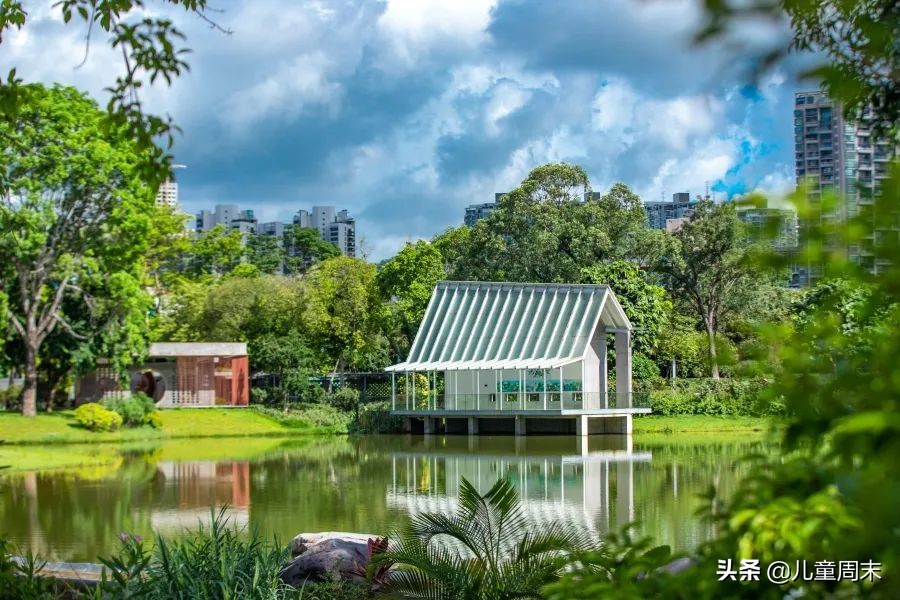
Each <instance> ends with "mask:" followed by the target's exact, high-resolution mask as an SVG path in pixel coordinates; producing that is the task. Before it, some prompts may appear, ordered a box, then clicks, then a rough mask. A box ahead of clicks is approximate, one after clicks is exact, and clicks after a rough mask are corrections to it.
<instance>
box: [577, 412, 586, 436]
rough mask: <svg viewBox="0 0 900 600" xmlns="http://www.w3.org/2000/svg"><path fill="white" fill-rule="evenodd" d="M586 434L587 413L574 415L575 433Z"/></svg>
mask: <svg viewBox="0 0 900 600" xmlns="http://www.w3.org/2000/svg"><path fill="white" fill-rule="evenodd" d="M587 434H588V418H587V415H579V416H577V417H575V435H587Z"/></svg>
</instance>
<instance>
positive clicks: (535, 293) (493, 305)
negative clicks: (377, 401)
mask: <svg viewBox="0 0 900 600" xmlns="http://www.w3.org/2000/svg"><path fill="white" fill-rule="evenodd" d="M598 326H603V327H606V328H614V329H629V330H630V329H631V323H630V322H629V321H628V317H627V316H625V312H624V311H623V310H622V307H621V306H620V305H619V302H618V301H617V300H616V297H615V294H613V292H612V290H610V289H609V288H608V287H607V286H605V285H572V284H547V283H539V284H538V283H490V282H469V281H439V282H438V283H437V285H436V286H435V288H434V292H433V293H432V295H431V300H429V302H428V308H426V310H425V317H424V318H423V319H422V324H421V325H420V326H419V331H418V332H417V333H416V339H415V341H414V342H413V345H412V348H411V349H410V351H409V357H408V358H407V359H406V361H405V362H402V363H399V364H396V365H392V366H390V367H388V368H387V370H388V371H437V370H440V371H454V370H471V369H552V368H556V367H560V366H562V365H565V364H568V363H572V362H575V361H578V360H581V359H582V358H583V356H584V354H585V350H586V349H587V346H588V344H589V343H590V340H591V337H592V336H593V334H594V331H595V330H596V328H597V327H598Z"/></svg>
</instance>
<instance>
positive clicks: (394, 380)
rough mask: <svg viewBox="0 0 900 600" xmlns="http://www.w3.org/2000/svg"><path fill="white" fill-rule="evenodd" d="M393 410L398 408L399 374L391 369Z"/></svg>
mask: <svg viewBox="0 0 900 600" xmlns="http://www.w3.org/2000/svg"><path fill="white" fill-rule="evenodd" d="M391 410H397V374H396V373H395V372H393V371H391Z"/></svg>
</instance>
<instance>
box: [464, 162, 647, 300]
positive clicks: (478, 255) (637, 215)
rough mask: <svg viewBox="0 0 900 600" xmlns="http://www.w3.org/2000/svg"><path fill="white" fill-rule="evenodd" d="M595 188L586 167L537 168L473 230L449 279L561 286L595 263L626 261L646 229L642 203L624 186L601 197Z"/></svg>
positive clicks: (545, 166)
mask: <svg viewBox="0 0 900 600" xmlns="http://www.w3.org/2000/svg"><path fill="white" fill-rule="evenodd" d="M590 190H591V188H590V183H589V181H588V180H587V175H586V174H585V173H584V170H583V169H582V168H581V167H576V166H572V165H567V164H565V163H562V164H550V165H543V166H541V167H537V168H536V169H534V170H533V171H532V172H531V173H530V174H529V175H528V177H527V178H526V179H525V180H524V181H523V182H522V184H521V185H520V186H519V187H517V188H516V189H514V190H512V191H511V192H509V193H508V194H505V195H504V196H503V197H501V199H500V204H499V207H498V209H497V210H496V211H494V212H493V213H492V214H491V215H490V216H489V217H488V218H487V219H484V220H482V221H479V222H478V223H477V224H476V225H475V226H474V227H472V228H471V232H470V235H469V239H468V243H467V244H466V245H465V248H464V252H463V257H462V258H461V259H460V260H459V261H458V263H457V265H456V268H455V269H454V270H453V271H452V272H451V273H450V276H451V278H453V279H472V280H479V281H491V280H493V281H536V282H553V283H564V282H572V281H578V280H579V278H580V275H581V273H580V272H581V269H583V268H585V267H588V266H591V265H593V264H596V263H597V262H600V261H605V260H614V259H621V258H629V257H630V256H631V254H632V250H633V240H634V239H636V237H637V234H638V232H640V231H642V230H644V229H646V228H647V219H646V214H645V213H644V209H643V206H642V204H641V201H640V198H638V196H636V195H635V194H634V193H633V192H631V190H629V189H628V188H627V186H625V185H624V184H621V183H619V184H616V185H614V186H613V187H612V189H610V191H609V192H608V193H606V194H603V195H597V194H593V193H592V192H591V191H590ZM585 198H587V200H586V199H585Z"/></svg>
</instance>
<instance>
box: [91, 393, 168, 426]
mask: <svg viewBox="0 0 900 600" xmlns="http://www.w3.org/2000/svg"><path fill="white" fill-rule="evenodd" d="M103 404H104V406H105V407H106V408H108V409H109V410H111V411H114V412H116V413H118V414H119V416H120V417H122V422H123V424H124V425H125V427H141V426H142V425H149V426H151V427H155V428H158V427H160V426H161V424H162V423H161V421H160V419H159V415H157V414H156V413H157V410H156V404H155V403H154V402H153V399H152V398H150V397H149V396H147V395H146V394H143V393H141V392H138V393H136V394H132V395H131V396H130V397H128V398H125V399H120V398H110V399H107V400H105V401H104V402H103ZM154 415H156V416H155V417H154Z"/></svg>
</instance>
